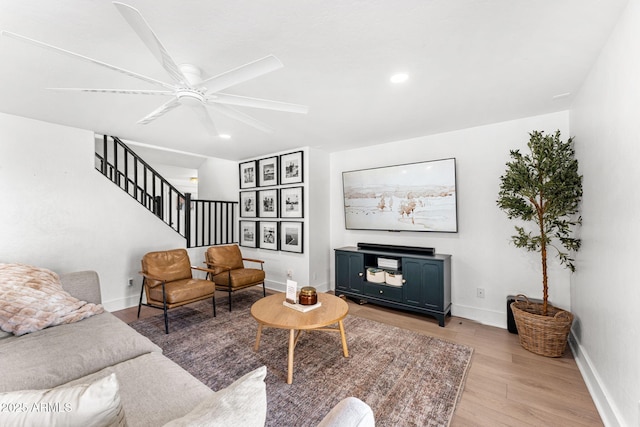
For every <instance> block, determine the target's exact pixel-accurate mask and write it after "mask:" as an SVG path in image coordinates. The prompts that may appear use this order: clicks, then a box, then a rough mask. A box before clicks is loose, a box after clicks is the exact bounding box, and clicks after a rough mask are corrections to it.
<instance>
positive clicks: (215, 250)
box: [205, 245, 244, 275]
mask: <svg viewBox="0 0 640 427" xmlns="http://www.w3.org/2000/svg"><path fill="white" fill-rule="evenodd" d="M205 257H206V261H207V264H209V265H210V268H213V270H214V275H217V274H218V273H220V272H222V271H223V270H224V268H223V267H220V266H226V267H229V268H231V269H232V270H235V269H237V268H244V262H243V261H242V252H240V247H239V246H238V245H223V246H211V247H210V248H209V249H207V252H206V255H205Z"/></svg>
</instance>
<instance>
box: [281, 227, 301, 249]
mask: <svg viewBox="0 0 640 427" xmlns="http://www.w3.org/2000/svg"><path fill="white" fill-rule="evenodd" d="M280 250H281V251H283V252H295V253H298V254H301V253H303V252H304V222H302V221H282V222H280Z"/></svg>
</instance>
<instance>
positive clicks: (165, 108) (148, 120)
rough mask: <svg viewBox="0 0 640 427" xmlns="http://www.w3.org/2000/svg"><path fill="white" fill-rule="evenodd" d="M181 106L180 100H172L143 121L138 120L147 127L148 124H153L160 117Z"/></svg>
mask: <svg viewBox="0 0 640 427" xmlns="http://www.w3.org/2000/svg"><path fill="white" fill-rule="evenodd" d="M179 105H180V101H178V98H173V99H170V100H169V101H167V102H165V103H164V104H162V105H161V106H160V107H158V108H157V109H155V110H154V111H152V112H151V113H150V114H148V115H147V116H145V117H143V118H142V119H140V120H138V124H141V125H146V124H147V123H151V122H152V121H154V120H155V119H157V118H158V117H160V116H162V115H164V114H166V113H168V112H169V111H171V110H173V109H174V108H176V107H178V106H179Z"/></svg>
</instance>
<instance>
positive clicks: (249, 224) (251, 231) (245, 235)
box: [240, 221, 258, 248]
mask: <svg viewBox="0 0 640 427" xmlns="http://www.w3.org/2000/svg"><path fill="white" fill-rule="evenodd" d="M257 224H258V223H257V222H256V221H240V246H247V247H249V248H256V247H258V245H257V236H256V231H257Z"/></svg>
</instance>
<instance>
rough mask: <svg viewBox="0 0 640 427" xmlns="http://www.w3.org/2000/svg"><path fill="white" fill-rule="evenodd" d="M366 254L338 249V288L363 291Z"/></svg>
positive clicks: (359, 292)
mask: <svg viewBox="0 0 640 427" xmlns="http://www.w3.org/2000/svg"><path fill="white" fill-rule="evenodd" d="M363 283H364V255H363V254H358V253H350V252H340V251H336V289H338V290H343V291H348V292H353V293H357V294H361V293H362V287H363Z"/></svg>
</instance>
